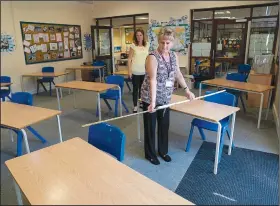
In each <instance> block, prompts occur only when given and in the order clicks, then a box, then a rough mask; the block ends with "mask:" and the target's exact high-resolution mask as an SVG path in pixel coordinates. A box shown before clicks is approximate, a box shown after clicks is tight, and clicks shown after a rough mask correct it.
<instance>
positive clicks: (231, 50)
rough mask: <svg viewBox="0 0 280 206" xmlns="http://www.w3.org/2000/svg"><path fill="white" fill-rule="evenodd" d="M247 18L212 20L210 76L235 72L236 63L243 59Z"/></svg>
mask: <svg viewBox="0 0 280 206" xmlns="http://www.w3.org/2000/svg"><path fill="white" fill-rule="evenodd" d="M247 27H248V24H247V20H246V19H245V20H244V21H242V22H238V20H228V19H225V20H221V19H216V20H214V25H213V34H212V36H213V38H212V46H211V50H212V52H211V55H212V59H211V69H210V73H211V76H212V77H224V76H225V75H226V73H228V72H237V66H238V64H243V63H244V60H245V51H246V38H247Z"/></svg>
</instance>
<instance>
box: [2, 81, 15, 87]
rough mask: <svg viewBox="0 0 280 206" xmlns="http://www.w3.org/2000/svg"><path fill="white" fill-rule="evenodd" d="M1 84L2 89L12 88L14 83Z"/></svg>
mask: <svg viewBox="0 0 280 206" xmlns="http://www.w3.org/2000/svg"><path fill="white" fill-rule="evenodd" d="M0 84H1V87H8V86H11V85H12V84H13V83H11V82H10V83H0Z"/></svg>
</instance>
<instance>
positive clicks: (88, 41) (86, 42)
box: [83, 33, 92, 51]
mask: <svg viewBox="0 0 280 206" xmlns="http://www.w3.org/2000/svg"><path fill="white" fill-rule="evenodd" d="M83 40H84V48H85V50H86V51H90V50H91V49H92V38H91V34H88V33H85V34H84V39H83Z"/></svg>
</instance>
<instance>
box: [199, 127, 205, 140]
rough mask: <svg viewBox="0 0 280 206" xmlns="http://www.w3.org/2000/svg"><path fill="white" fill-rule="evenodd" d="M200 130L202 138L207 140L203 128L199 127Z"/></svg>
mask: <svg viewBox="0 0 280 206" xmlns="http://www.w3.org/2000/svg"><path fill="white" fill-rule="evenodd" d="M198 131H199V133H200V135H201V138H202V140H203V141H205V140H206V138H205V134H204V132H203V130H202V128H200V127H198Z"/></svg>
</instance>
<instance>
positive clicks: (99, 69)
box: [98, 69, 102, 82]
mask: <svg viewBox="0 0 280 206" xmlns="http://www.w3.org/2000/svg"><path fill="white" fill-rule="evenodd" d="M98 70H99V79H100V82H102V77H101V69H98Z"/></svg>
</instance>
